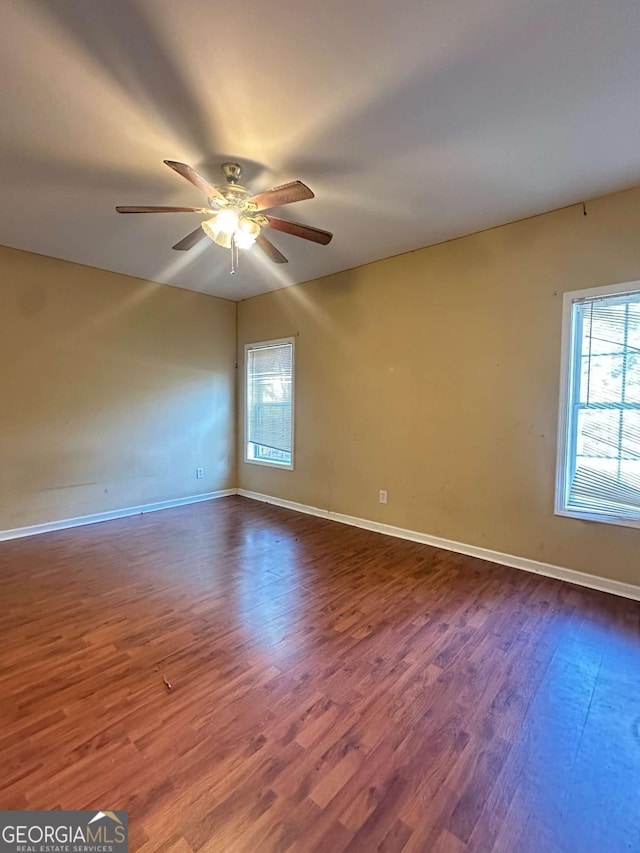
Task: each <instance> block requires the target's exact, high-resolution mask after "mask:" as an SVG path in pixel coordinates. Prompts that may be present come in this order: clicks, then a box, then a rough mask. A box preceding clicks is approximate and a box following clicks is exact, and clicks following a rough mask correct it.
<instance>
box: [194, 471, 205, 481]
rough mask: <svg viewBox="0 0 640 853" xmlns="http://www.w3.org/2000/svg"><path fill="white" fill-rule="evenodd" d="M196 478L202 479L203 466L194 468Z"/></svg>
mask: <svg viewBox="0 0 640 853" xmlns="http://www.w3.org/2000/svg"><path fill="white" fill-rule="evenodd" d="M196 480H204V468H196Z"/></svg>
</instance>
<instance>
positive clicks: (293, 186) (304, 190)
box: [247, 181, 314, 210]
mask: <svg viewBox="0 0 640 853" xmlns="http://www.w3.org/2000/svg"><path fill="white" fill-rule="evenodd" d="M313 197H314V196H313V192H312V191H311V190H310V189H309V187H308V186H306V184H303V183H302V181H291V182H290V183H288V184H282V186H281V187H274V188H273V189H271V190H265V192H263V193H258V195H254V196H253V197H252V198H250V199H247V201H250V202H252V203H253V204H255V205H257V206H258V210H267V209H268V208H270V207H279V206H280V205H281V204H291V202H292V201H304V200H305V199H306V198H313Z"/></svg>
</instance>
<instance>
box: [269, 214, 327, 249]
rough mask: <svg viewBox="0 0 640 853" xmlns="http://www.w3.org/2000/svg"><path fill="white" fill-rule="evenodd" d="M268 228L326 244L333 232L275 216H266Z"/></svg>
mask: <svg viewBox="0 0 640 853" xmlns="http://www.w3.org/2000/svg"><path fill="white" fill-rule="evenodd" d="M267 219H268V220H269V225H268V227H269V228H274V229H275V230H276V231H283V232H284V233H285V234H293V236H294V237H302V239H303V240H312V241H313V242H314V243H320V244H321V245H323V246H326V245H327V244H328V243H330V242H331V239H332V237H333V234H332V233H331V232H330V231H323V230H322V228H313V227H312V226H311V225H302V224H301V223H300V222H291V221H290V220H289V219H279V218H278V217H277V216H267Z"/></svg>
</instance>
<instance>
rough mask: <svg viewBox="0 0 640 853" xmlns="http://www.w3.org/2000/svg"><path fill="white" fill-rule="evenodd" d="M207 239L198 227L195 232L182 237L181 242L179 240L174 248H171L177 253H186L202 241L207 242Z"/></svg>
mask: <svg viewBox="0 0 640 853" xmlns="http://www.w3.org/2000/svg"><path fill="white" fill-rule="evenodd" d="M208 239H209V238H208V237H207V235H206V234H205V233H204V231H203V230H202V228H200V227H198V228H196V230H195V231H192V232H191V234H187V236H186V237H183V238H182V240H179V241H178V242H177V243H176V244H175V246H172V247H171V248H172V249H176V250H177V251H178V252H186V251H188V250H189V249H193V247H194V246H197V245H198V243H200V242H201V241H202V240H208Z"/></svg>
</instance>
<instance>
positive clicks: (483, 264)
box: [238, 189, 640, 584]
mask: <svg viewBox="0 0 640 853" xmlns="http://www.w3.org/2000/svg"><path fill="white" fill-rule="evenodd" d="M336 240H337V241H339V240H340V235H337V236H336ZM318 251H322V249H320V248H319V249H318ZM637 279H640V189H636V190H631V191H628V192H624V193H618V194H616V195H612V196H607V197H605V198H602V199H598V200H596V201H593V202H590V203H589V204H588V216H586V217H585V216H583V214H582V208H581V207H574V208H570V209H567V210H563V211H558V212H555V213H550V214H546V215H544V216H540V217H537V218H535V219H530V220H526V221H523V222H519V223H515V224H512V225H507V226H504V227H502V228H496V229H493V230H491V231H487V232H484V233H482V234H477V235H474V236H471V237H465V238H462V239H460V240H455V241H452V242H449V243H445V244H442V245H439V246H434V247H431V248H428V249H423V250H420V251H417V252H412V253H410V254H405V255H401V256H398V257H395V258H390V259H388V260H385V261H379V262H377V263H374V264H370V265H368V266H365V267H360V268H357V269H354V270H350V271H348V272H344V273H340V274H337V275H333V276H329V277H327V278H324V279H319V280H316V281H312V282H309V283H307V284H304V285H298V286H296V287H292V288H289V289H286V290H280V291H278V292H275V293H271V294H267V295H264V296H259V297H255V298H253V299H250V300H247V301H245V302H242V303H240V305H239V307H238V330H239V332H238V343H239V357H240V358H241V357H242V356H241V347H242V345H243V344H245V343H248V342H251V341H262V340H268V339H271V338H280V337H286V336H289V335H296V336H297V338H296V395H297V405H296V441H295V448H296V458H295V470H294V471H292V472H290V471H282V470H273V469H268V468H264V467H259V466H256V465H247V464H245V463H244V462H242V450H243V442H242V440H240V441H239V442H238V444H239V453H240V462H239V486H240V487H242V488H244V489H249V490H252V491H256V492H261V493H264V494H268V495H273V496H276V497H279V498H284V499H288V500H292V501H298V502H301V503H304V504H309V505H312V506H315V507H320V508H324V509H329V510H332V511H334V512H340V513H346V514H348V515H353V516H359V517H361V518H366V519H371V520H375V521H380V522H385V523H388V524H392V525H397V526H399V527H404V528H409V529H412V530H416V531H422V532H425V533H429V534H432V535H435V536H440V537H444V538H448V539H453V540H457V541H459V542H463V543H467V544H472V545H479V546H482V547H485V548H490V549H493V550H496V551H501V552H503V553H507V554H512V555H516V556H521V557H527V558H530V559H535V560H540V561H543V562H547V563H552V564H556V565H560V566H565V567H568V568H571V569H576V570H580V571H585V572H590V573H593V574H596V575H602V576H606V577H610V578H614V579H618V580H622V581H627V582H630V583H636V584H638V583H640V561H639V559H638V556H639V554H640V530H636V529H630V528H624V527H615V526H611V525H606V524H602V523H593V522H591V523H589V522H582V521H578V520H574V519H567V518H560V517H557V516H555V515H554V513H553V502H554V477H555V459H556V427H557V414H558V393H559V366H560V330H561V316H562V293H563V292H564V291H569V290H577V289H581V288H585V287H590V286H596V285H602V284H609V283H612V282H619V281H633V280H637ZM240 399H241V395H240ZM379 489H387V490H388V493H389V503H388V505H387V506H386V507H385V506H381V505H380V504H379V503H378V490H379Z"/></svg>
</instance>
